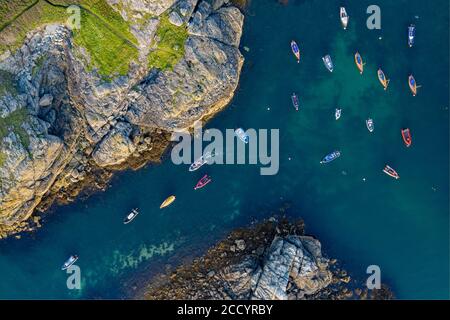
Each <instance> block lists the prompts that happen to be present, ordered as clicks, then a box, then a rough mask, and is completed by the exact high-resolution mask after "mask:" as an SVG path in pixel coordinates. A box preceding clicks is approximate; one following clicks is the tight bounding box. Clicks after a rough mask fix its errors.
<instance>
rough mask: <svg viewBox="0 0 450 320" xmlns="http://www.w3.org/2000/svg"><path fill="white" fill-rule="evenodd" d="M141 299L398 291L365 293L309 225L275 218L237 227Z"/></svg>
mask: <svg viewBox="0 0 450 320" xmlns="http://www.w3.org/2000/svg"><path fill="white" fill-rule="evenodd" d="M136 298H138V299H150V300H164V299H189V300H191V299H193V300H196V299H214V300H215V299H233V300H240V299H243V300H248V299H256V300H260V299H264V300H267V299H269V300H271V299H281V300H285V299H289V300H302V299H308V300H309V299H311V300H313V299H332V300H345V299H361V300H364V299H392V298H393V294H392V292H391V291H390V290H389V289H388V288H387V287H386V286H384V285H383V286H382V288H381V289H380V290H371V291H369V290H368V289H367V288H365V289H363V286H362V284H360V285H358V282H357V281H352V279H351V278H350V276H349V275H348V273H347V272H346V271H345V270H343V269H342V268H341V267H340V266H339V263H338V261H337V260H336V259H328V258H326V257H324V256H323V254H322V251H321V244H320V242H319V241H318V240H317V239H315V238H314V237H311V236H307V235H305V232H304V223H303V221H295V222H290V221H289V220H287V219H285V218H279V219H277V218H270V219H269V220H267V221H264V222H262V223H258V224H256V225H253V226H251V227H249V228H242V229H237V230H235V231H233V232H231V233H230V234H229V235H228V236H227V237H226V239H224V240H222V241H220V242H219V243H218V244H216V245H214V246H213V247H212V248H210V249H209V250H208V251H207V252H206V253H205V254H204V255H203V256H202V257H199V258H196V259H194V260H193V261H192V262H190V263H186V264H183V265H181V266H179V267H178V268H177V269H176V270H174V271H173V272H169V273H164V274H160V275H158V276H155V277H154V278H153V279H151V280H150V283H149V284H148V285H147V287H146V288H145V289H144V290H143V292H141V293H140V294H139V295H138V296H137V297H136Z"/></svg>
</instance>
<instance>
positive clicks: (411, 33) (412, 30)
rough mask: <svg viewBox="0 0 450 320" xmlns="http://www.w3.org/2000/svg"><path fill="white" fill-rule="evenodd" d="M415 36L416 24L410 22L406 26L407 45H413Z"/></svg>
mask: <svg viewBox="0 0 450 320" xmlns="http://www.w3.org/2000/svg"><path fill="white" fill-rule="evenodd" d="M415 38H416V26H415V25H413V24H411V25H410V26H409V27H408V45H409V47H410V48H412V46H413V45H414V40H415Z"/></svg>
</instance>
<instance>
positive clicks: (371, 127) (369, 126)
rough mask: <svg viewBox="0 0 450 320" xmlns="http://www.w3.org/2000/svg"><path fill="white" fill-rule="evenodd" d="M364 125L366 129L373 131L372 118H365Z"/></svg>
mask: <svg viewBox="0 0 450 320" xmlns="http://www.w3.org/2000/svg"><path fill="white" fill-rule="evenodd" d="M366 126H367V130H369V131H370V132H373V130H374V129H375V128H374V126H373V120H372V119H370V118H369V119H367V120H366Z"/></svg>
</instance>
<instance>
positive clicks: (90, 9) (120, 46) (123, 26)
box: [0, 0, 139, 79]
mask: <svg viewBox="0 0 450 320" xmlns="http://www.w3.org/2000/svg"><path fill="white" fill-rule="evenodd" d="M51 3H52V4H55V5H52V4H50V3H48V2H46V1H44V0H40V1H39V2H38V3H37V4H36V5H34V6H32V7H31V8H29V9H28V10H26V11H25V12H24V13H22V14H21V15H20V16H19V17H17V18H16V19H15V20H14V21H13V22H12V23H10V24H8V25H7V27H6V28H5V29H4V30H3V31H2V32H0V54H1V53H2V52H4V51H6V49H10V50H12V51H14V50H16V49H18V48H19V47H20V45H22V43H23V41H24V40H25V37H26V35H27V33H29V32H30V31H32V30H33V29H36V28H37V27H39V26H41V25H45V24H50V23H65V22H66V21H67V18H68V17H69V15H68V13H67V12H66V7H65V6H69V5H71V4H78V5H80V7H81V28H80V29H79V30H74V43H75V44H76V45H78V46H82V47H84V48H85V49H86V50H87V52H88V53H89V55H90V57H91V59H90V65H89V66H88V68H89V70H92V69H97V70H98V72H99V74H100V75H101V76H103V77H104V78H105V79H110V78H112V77H113V76H114V75H116V74H118V75H125V74H126V73H127V72H128V69H129V64H130V62H131V61H132V60H137V58H138V55H139V53H138V49H137V48H136V47H135V46H134V44H135V43H136V42H137V41H136V39H135V38H134V36H133V35H132V34H131V32H130V31H129V26H128V23H127V22H126V21H125V20H123V18H122V16H121V15H120V14H119V13H117V12H116V11H114V9H113V8H112V7H110V6H109V5H108V4H107V3H106V0H97V1H95V0H94V1H87V0H70V1H67V0H54V1H52V2H51ZM83 8H86V9H83Z"/></svg>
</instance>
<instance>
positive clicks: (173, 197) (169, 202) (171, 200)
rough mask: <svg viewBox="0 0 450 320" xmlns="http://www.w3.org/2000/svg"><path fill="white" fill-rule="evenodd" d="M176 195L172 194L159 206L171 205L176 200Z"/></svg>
mask: <svg viewBox="0 0 450 320" xmlns="http://www.w3.org/2000/svg"><path fill="white" fill-rule="evenodd" d="M175 199H176V198H175V196H170V197H168V198H167V199H166V200H164V201H163V203H161V205H160V206H159V208H160V209H162V208H165V207H167V206H170V205H171V204H172V202H174V201H175Z"/></svg>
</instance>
